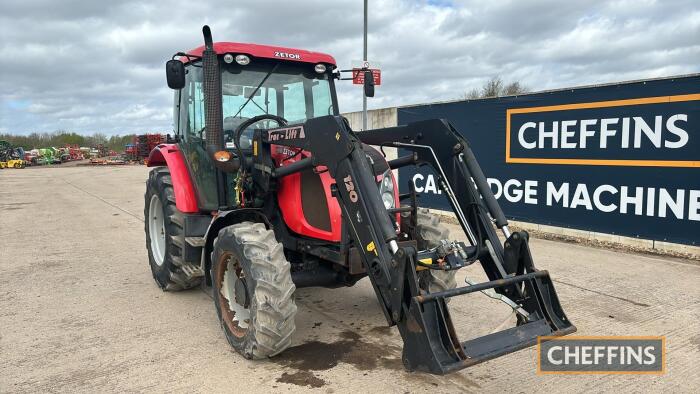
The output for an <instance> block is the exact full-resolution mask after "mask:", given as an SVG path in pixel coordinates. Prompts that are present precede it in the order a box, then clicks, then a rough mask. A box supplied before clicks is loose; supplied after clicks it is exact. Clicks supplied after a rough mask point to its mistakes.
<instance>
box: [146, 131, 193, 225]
mask: <svg viewBox="0 0 700 394" xmlns="http://www.w3.org/2000/svg"><path fill="white" fill-rule="evenodd" d="M147 166H148V167H159V166H167V167H168V169H169V170H170V178H171V179H172V181H173V191H174V192H175V206H176V207H177V209H178V211H180V212H182V213H199V206H198V205H197V197H196V196H195V193H194V185H193V183H192V178H191V177H190V172H189V171H188V170H187V165H186V164H185V157H184V155H183V154H182V152H181V151H180V148H179V147H178V146H177V145H176V144H161V145H158V146H156V147H155V148H153V150H152V151H151V153H150V154H149V155H148V161H147Z"/></svg>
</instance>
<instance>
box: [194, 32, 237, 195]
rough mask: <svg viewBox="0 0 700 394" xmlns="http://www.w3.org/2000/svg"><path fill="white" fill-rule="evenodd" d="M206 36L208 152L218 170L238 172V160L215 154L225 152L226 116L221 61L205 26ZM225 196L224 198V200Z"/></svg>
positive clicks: (205, 69) (204, 65)
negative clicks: (222, 98)
mask: <svg viewBox="0 0 700 394" xmlns="http://www.w3.org/2000/svg"><path fill="white" fill-rule="evenodd" d="M202 34H203V35H204V52H203V53H202V71H203V73H204V81H203V86H202V87H203V89H204V115H205V119H204V124H205V132H206V135H205V139H206V142H207V146H206V150H207V154H208V155H209V157H210V158H211V159H212V161H213V162H214V165H215V166H216V168H218V169H220V170H221V171H223V172H236V171H238V169H239V168H240V162H239V160H238V159H237V158H235V159H234V158H231V159H229V160H227V161H226V160H224V161H221V160H217V158H216V157H214V153H216V152H218V151H222V150H224V115H223V109H222V100H221V73H220V72H219V60H218V58H217V53H216V51H214V41H213V40H212V36H211V29H210V28H209V26H207V25H204V27H203V28H202ZM224 200H225V196H222V200H221V201H224Z"/></svg>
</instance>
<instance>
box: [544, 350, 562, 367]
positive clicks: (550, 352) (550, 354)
mask: <svg viewBox="0 0 700 394" xmlns="http://www.w3.org/2000/svg"><path fill="white" fill-rule="evenodd" d="M561 350H562V347H561V346H552V347H550V348H549V350H547V360H549V363H550V364H554V365H561V363H562V361H561V360H557V359H555V358H554V357H553V354H554V352H555V351H561Z"/></svg>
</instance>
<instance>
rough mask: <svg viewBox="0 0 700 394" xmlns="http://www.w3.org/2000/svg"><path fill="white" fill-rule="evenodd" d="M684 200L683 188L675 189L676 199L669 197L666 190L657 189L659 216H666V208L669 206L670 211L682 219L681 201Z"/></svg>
mask: <svg viewBox="0 0 700 394" xmlns="http://www.w3.org/2000/svg"><path fill="white" fill-rule="evenodd" d="M684 201H685V190H676V199H675V200H674V199H673V198H671V194H670V193H669V192H668V190H666V189H664V188H661V189H659V217H660V218H665V217H666V208H671V212H673V215H674V216H676V218H678V219H683V203H684Z"/></svg>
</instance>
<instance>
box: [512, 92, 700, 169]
mask: <svg viewBox="0 0 700 394" xmlns="http://www.w3.org/2000/svg"><path fill="white" fill-rule="evenodd" d="M698 151H700V94H687V95H678V96H662V97H646V98H637V99H627V100H614V101H599V102H592V103H578V104H564V105H552V106H544V107H529V108H512V109H508V110H507V111H506V162H507V163H530V164H569V165H610V166H643V167H700V157H699V156H698V153H697V152H698Z"/></svg>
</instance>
